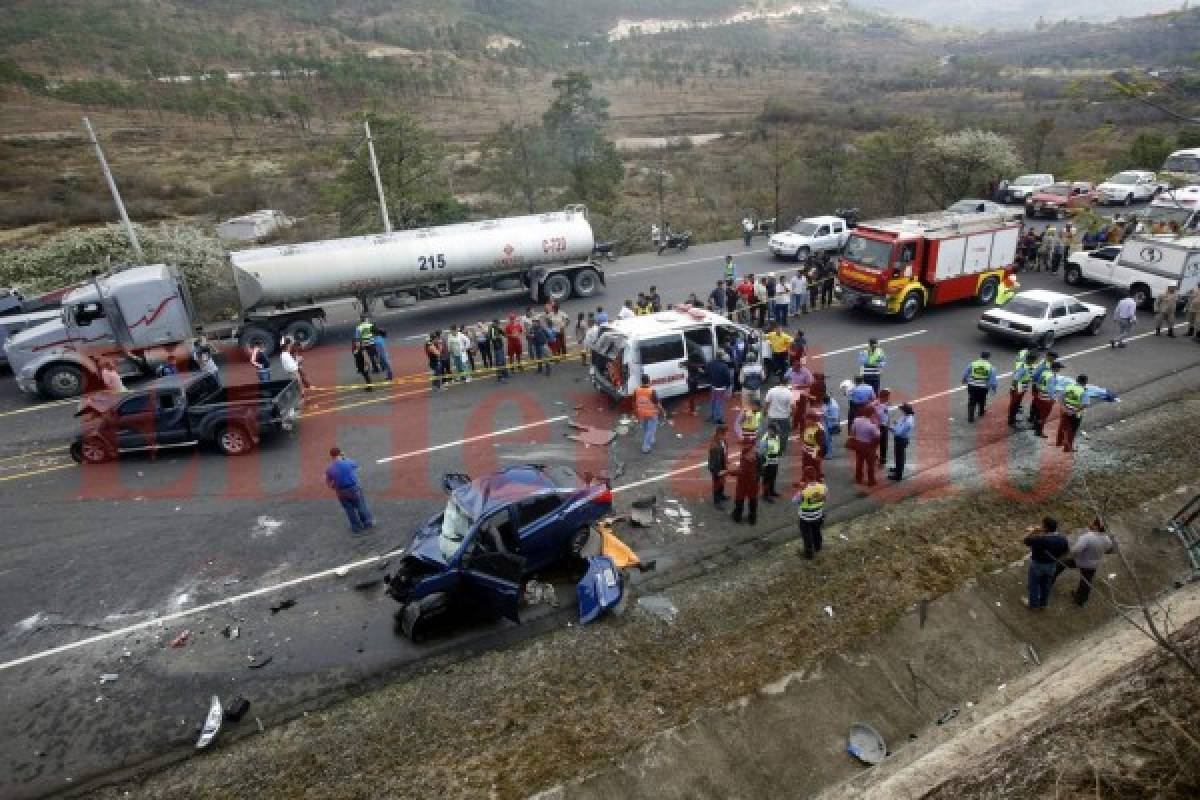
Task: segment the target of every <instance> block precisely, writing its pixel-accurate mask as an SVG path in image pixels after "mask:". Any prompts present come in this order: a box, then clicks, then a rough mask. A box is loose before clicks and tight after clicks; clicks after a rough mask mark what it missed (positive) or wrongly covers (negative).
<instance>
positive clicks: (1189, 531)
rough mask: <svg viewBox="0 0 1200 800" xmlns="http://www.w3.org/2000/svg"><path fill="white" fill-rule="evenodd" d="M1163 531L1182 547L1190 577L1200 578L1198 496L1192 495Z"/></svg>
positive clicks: (1199, 503) (1199, 511) (1199, 509)
mask: <svg viewBox="0 0 1200 800" xmlns="http://www.w3.org/2000/svg"><path fill="white" fill-rule="evenodd" d="M1165 530H1166V532H1167V533H1173V534H1175V537H1176V538H1177V539H1179V542H1180V543H1181V544H1182V545H1183V549H1184V550H1185V551H1186V552H1187V557H1188V561H1189V562H1191V565H1192V577H1193V578H1195V577H1197V576H1200V494H1197V495H1194V496H1193V497H1192V499H1191V500H1189V501H1188V502H1187V504H1186V505H1184V507H1183V508H1181V509H1179V510H1178V511H1176V512H1175V514H1174V515H1173V516H1172V517H1171V518H1170V519H1169V520H1167V525H1166V528H1165Z"/></svg>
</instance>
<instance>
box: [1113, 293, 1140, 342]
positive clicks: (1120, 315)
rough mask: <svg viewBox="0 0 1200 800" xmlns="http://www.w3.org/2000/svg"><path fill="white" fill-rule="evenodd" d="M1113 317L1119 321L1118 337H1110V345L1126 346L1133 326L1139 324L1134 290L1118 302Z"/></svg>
mask: <svg viewBox="0 0 1200 800" xmlns="http://www.w3.org/2000/svg"><path fill="white" fill-rule="evenodd" d="M1113 319H1115V320H1116V321H1117V338H1115V339H1109V340H1108V346H1109V347H1125V340H1126V339H1128V338H1129V334H1130V333H1131V332H1132V331H1133V326H1134V325H1136V324H1137V300H1135V299H1134V297H1133V292H1132V291H1131V292H1130V293H1129V294H1127V295H1125V296H1124V297H1122V298H1121V299H1120V301H1118V302H1117V308H1116V310H1114V311H1113Z"/></svg>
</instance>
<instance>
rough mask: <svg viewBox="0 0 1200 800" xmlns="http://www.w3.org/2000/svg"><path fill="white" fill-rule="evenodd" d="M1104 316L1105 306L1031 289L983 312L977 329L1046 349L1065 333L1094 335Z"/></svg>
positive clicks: (1102, 322) (1057, 293)
mask: <svg viewBox="0 0 1200 800" xmlns="http://www.w3.org/2000/svg"><path fill="white" fill-rule="evenodd" d="M1106 313H1107V311H1106V309H1105V308H1104V306H1097V305H1092V304H1091V303H1085V302H1083V301H1082V300H1077V299H1076V298H1074V297H1072V296H1071V295H1069V294H1060V293H1059V292H1050V291H1046V290H1045V289H1031V290H1030V291H1027V292H1018V293H1017V294H1016V296H1014V297H1013V299H1011V300H1009V301H1008V302H1007V303H1005V304H1004V305H1003V306H998V307H996V308H990V309H988V310H987V311H985V312H984V314H983V316H982V317H980V319H979V330H981V331H983V332H984V333H986V334H987V335H988V336H993V337H997V338H1004V339H1015V340H1017V341H1019V342H1021V343H1023V344H1036V345H1038V346H1039V347H1043V348H1047V347H1050V346H1051V345H1053V344H1054V342H1055V340H1057V339H1059V338H1060V337H1062V336H1066V335H1068V334H1072V333H1079V332H1081V331H1086V332H1087V333H1089V334H1095V333H1097V332H1098V331H1099V330H1100V326H1101V325H1103V324H1104V315H1105V314H1106Z"/></svg>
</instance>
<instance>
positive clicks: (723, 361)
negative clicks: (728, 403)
mask: <svg viewBox="0 0 1200 800" xmlns="http://www.w3.org/2000/svg"><path fill="white" fill-rule="evenodd" d="M704 376H705V378H707V379H708V386H709V389H708V421H709V422H711V423H714V424H716V425H720V424H721V423H723V422H724V421H725V400H726V399H727V398H728V397H729V392H730V390H731V389H732V387H733V370H732V369H730V367H729V355H728V354H727V353H725V352H722V351H717V352H715V353H713V357H712V358H711V359H709V361H708V363H706V364H705V365H704Z"/></svg>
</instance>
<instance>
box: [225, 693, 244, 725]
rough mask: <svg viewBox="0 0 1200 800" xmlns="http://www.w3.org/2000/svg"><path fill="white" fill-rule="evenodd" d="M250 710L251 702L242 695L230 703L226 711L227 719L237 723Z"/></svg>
mask: <svg viewBox="0 0 1200 800" xmlns="http://www.w3.org/2000/svg"><path fill="white" fill-rule="evenodd" d="M249 710H250V701H249V700H247V699H246V698H244V697H242V696H241V695H240V694H239V695H237V696H236V697H234V698H233V699H232V700H230V701H229V707H228V708H226V709H225V719H227V720H229V721H230V722H237V721H238V720H240V719H241V718H242V717H244V716H245V715H246V712H247V711H249Z"/></svg>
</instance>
